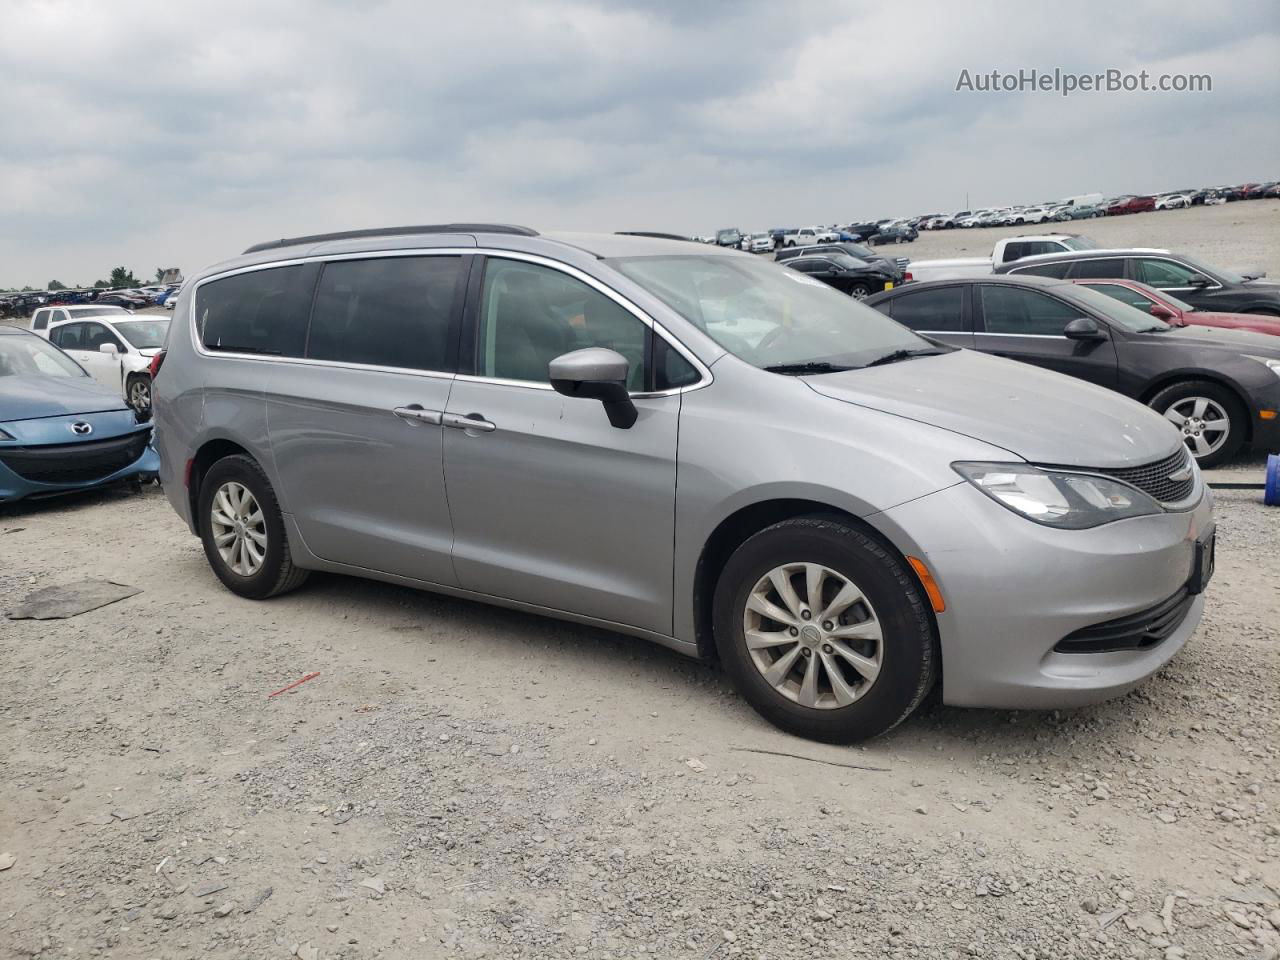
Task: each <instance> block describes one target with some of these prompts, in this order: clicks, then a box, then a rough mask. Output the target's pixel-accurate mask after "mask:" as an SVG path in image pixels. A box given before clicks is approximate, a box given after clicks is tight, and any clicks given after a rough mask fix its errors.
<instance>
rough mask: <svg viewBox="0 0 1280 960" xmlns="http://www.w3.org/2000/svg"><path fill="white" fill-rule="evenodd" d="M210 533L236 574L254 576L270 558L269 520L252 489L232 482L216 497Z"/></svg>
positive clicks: (219, 551)
mask: <svg viewBox="0 0 1280 960" xmlns="http://www.w3.org/2000/svg"><path fill="white" fill-rule="evenodd" d="M209 523H210V530H211V531H212V533H213V543H214V546H215V547H217V549H218V554H219V555H220V556H221V557H222V560H223V562H224V563H226V565H227V567H228V568H229V569H230V570H231V572H232V573H236V574H239V575H240V576H242V577H251V576H253V575H254V574H255V573H257V572H258V571H259V570H261V569H262V564H263V562H264V561H265V560H266V557H267V520H266V517H265V516H264V515H263V513H262V507H261V506H259V505H258V501H257V500H256V499H255V498H254V496H253V494H252V493H250V492H249V488H248V487H246V486H245V485H244V484H242V483H237V482H236V481H234V480H229V481H227V482H226V483H224V484H223V485H222V486H220V487H219V488H218V492H217V493H215V494H214V495H213V504H212V506H211V507H210V511H209Z"/></svg>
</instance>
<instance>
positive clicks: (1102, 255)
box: [995, 250, 1280, 317]
mask: <svg viewBox="0 0 1280 960" xmlns="http://www.w3.org/2000/svg"><path fill="white" fill-rule="evenodd" d="M995 272H996V273H1012V274H1021V275H1023V276H1027V275H1030V276H1035V277H1053V278H1054V279H1057V280H1119V279H1127V280H1137V281H1139V282H1141V283H1145V284H1146V285H1147V286H1149V287H1155V288H1156V289H1157V290H1163V291H1165V292H1166V293H1171V294H1173V295H1174V296H1175V297H1177V298H1178V299H1179V300H1185V301H1186V302H1187V303H1189V304H1191V305H1192V306H1193V307H1195V308H1197V309H1199V310H1209V311H1213V312H1216V313H1262V314H1267V315H1268V316H1272V317H1280V284H1277V283H1275V282H1274V281H1271V280H1262V279H1260V278H1259V277H1258V276H1243V277H1242V276H1238V275H1236V274H1234V273H1232V272H1231V271H1230V270H1220V269H1219V268H1217V267H1210V266H1207V265H1205V264H1203V263H1201V262H1200V261H1198V260H1194V259H1192V258H1191V257H1188V256H1186V255H1185V254H1181V253H1169V252H1168V251H1167V250H1076V251H1073V252H1071V253H1055V254H1046V255H1045V256H1039V257H1031V258H1028V259H1024V260H1018V261H1015V262H1013V263H1007V264H1001V265H1000V266H998V267H996V269H995Z"/></svg>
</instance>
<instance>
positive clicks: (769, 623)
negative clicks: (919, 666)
mask: <svg viewBox="0 0 1280 960" xmlns="http://www.w3.org/2000/svg"><path fill="white" fill-rule="evenodd" d="M742 628H743V634H744V636H745V638H746V645H747V650H748V652H749V654H750V656H751V661H752V663H754V664H755V667H756V669H757V670H759V671H760V675H761V676H762V677H764V679H765V681H766V682H767V683H768V684H769V685H770V686H772V687H773V689H774V690H775V691H777V692H778V693H779V694H781V695H782V696H784V697H786V698H787V699H788V700H792V701H794V702H795V703H798V704H800V705H801V706H805V707H814V708H816V709H819V710H833V709H837V708H839V707H846V706H848V705H849V704H851V703H853V702H855V701H856V700H859V699H860V698H862V697H863V696H865V695H866V693H867V691H869V690H870V689H871V687H872V686H873V685H874V684H875V682H876V678H877V677H878V676H879V675H880V668H881V665H882V661H883V653H884V643H883V635H882V633H881V629H880V620H879V617H878V616H877V615H876V612H875V609H874V608H873V607H872V606H871V602H870V601H869V600H868V599H867V598H866V596H865V595H864V594H863V592H862V590H861V589H860V588H859V587H858V586H857V585H856V584H854V583H853V582H852V581H851V580H849V579H848V578H847V577H845V576H844V575H843V574H840V573H837V572H836V571H835V570H832V569H831V568H830V567H824V566H822V565H821V564H817V563H786V564H783V565H782V566H779V567H774V568H773V569H772V570H770V571H769V572H768V573H766V574H765V575H764V576H763V577H761V578H760V579H759V581H757V583H756V585H755V586H754V587H753V588H752V590H751V593H750V594H748V596H747V601H746V605H745V608H744V610H743V613H742Z"/></svg>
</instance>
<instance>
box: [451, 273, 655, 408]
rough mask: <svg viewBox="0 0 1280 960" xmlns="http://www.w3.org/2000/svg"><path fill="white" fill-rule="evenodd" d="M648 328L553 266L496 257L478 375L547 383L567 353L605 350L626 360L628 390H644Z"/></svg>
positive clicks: (488, 281) (488, 277) (484, 308)
mask: <svg viewBox="0 0 1280 960" xmlns="http://www.w3.org/2000/svg"><path fill="white" fill-rule="evenodd" d="M648 334H649V328H648V326H647V325H646V324H645V323H643V322H642V321H641V320H640V319H639V318H638V317H636V316H634V315H633V314H632V313H631V312H630V311H628V310H625V309H624V308H623V307H621V306H620V305H619V304H617V303H616V302H614V301H613V300H612V299H610V298H609V297H606V296H605V295H604V294H603V293H600V292H599V291H598V290H595V289H593V288H592V287H590V286H588V285H587V284H585V283H583V282H582V281H580V280H577V279H575V278H574V277H570V276H568V275H567V274H564V273H561V272H560V271H559V270H553V269H551V268H549V267H544V266H540V265H538V264H534V263H525V262H523V261H519V260H502V259H498V258H491V259H489V260H488V262H487V263H486V265H485V270H484V291H483V295H482V297H481V301H480V328H479V331H478V336H479V342H478V344H477V358H476V372H477V373H478V374H479V375H481V376H485V377H496V378H499V379H503V380H527V381H531V382H533V383H547V382H548V381H549V379H550V378H549V374H548V370H547V368H548V366H549V365H550V363H551V361H552V360H554V359H555V358H556V357H558V356H560V355H561V354H565V353H569V352H570V351H572V350H580V349H583V348H585V347H607V348H608V349H610V350H616V351H617V352H618V353H620V354H622V355H623V356H624V357H626V358H627V361H628V363H629V365H630V366H629V370H628V375H627V389H628V390H631V391H633V392H634V391H640V390H643V389H644V379H645V345H646V344H647V343H648V342H649V337H648Z"/></svg>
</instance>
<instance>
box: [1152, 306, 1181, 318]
mask: <svg viewBox="0 0 1280 960" xmlns="http://www.w3.org/2000/svg"><path fill="white" fill-rule="evenodd" d="M1151 315H1152V316H1153V317H1159V318H1160V319H1161V320H1173V319H1175V318H1176V317H1177V316H1178V315H1177V314H1176V313H1174V312H1173V311H1172V310H1170V309H1169V308H1168V307H1166V306H1165V305H1164V304H1163V303H1153V304H1152V305H1151Z"/></svg>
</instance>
